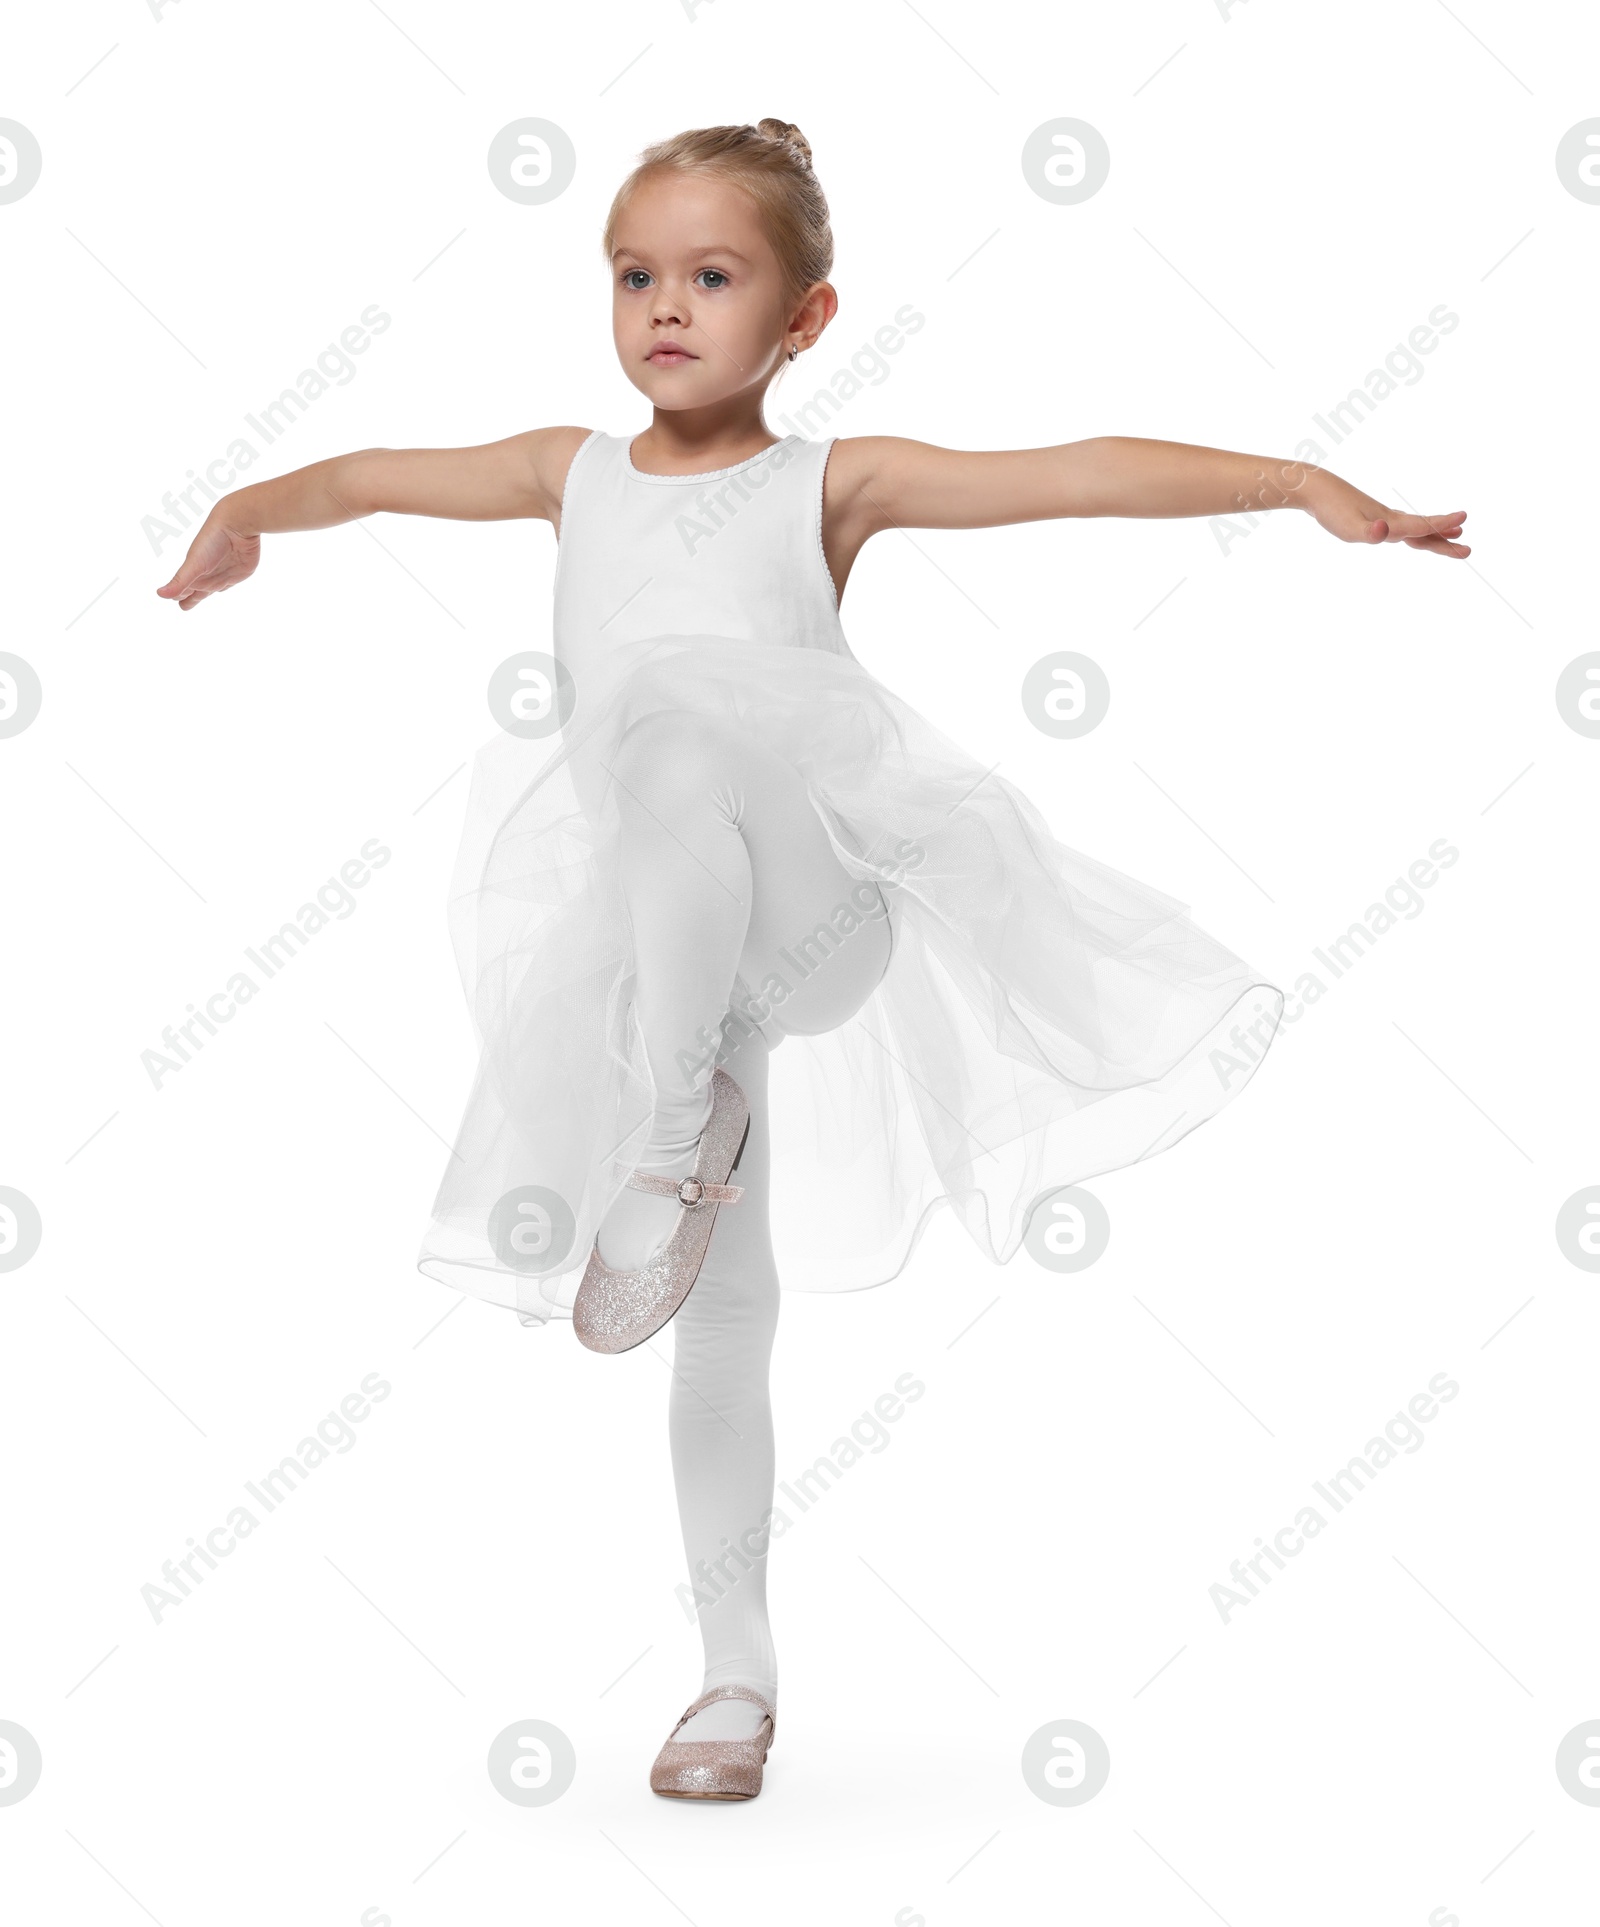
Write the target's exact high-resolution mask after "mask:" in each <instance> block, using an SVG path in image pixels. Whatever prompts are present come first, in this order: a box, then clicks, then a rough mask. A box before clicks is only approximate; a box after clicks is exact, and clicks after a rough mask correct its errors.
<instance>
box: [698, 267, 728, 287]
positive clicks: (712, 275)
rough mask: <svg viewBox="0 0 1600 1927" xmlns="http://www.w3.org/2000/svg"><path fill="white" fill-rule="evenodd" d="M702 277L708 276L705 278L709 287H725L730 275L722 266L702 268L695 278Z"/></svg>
mask: <svg viewBox="0 0 1600 1927" xmlns="http://www.w3.org/2000/svg"><path fill="white" fill-rule="evenodd" d="M702 277H707V278H706V280H705V285H706V287H707V288H725V287H726V286H727V285H728V277H727V275H726V274H725V273H724V272H723V271H722V269H721V268H702V269H701V270H700V273H699V274H697V275H696V276H695V279H696V280H697V281H699V280H700V279H701V278H702Z"/></svg>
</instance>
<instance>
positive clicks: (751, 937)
mask: <svg viewBox="0 0 1600 1927" xmlns="http://www.w3.org/2000/svg"><path fill="white" fill-rule="evenodd" d="M611 774H612V776H613V778H614V779H615V781H616V784H617V796H618V805H619V810H620V814H621V819H622V840H621V863H622V884H623V891H624V894H625V897H626V901H627V905H628V911H629V915H630V917H631V919H632V923H633V935H634V952H635V960H636V967H637V979H636V985H635V1002H634V1009H635V1016H636V1019H637V1022H638V1026H639V1033H640V1036H641V1038H642V1039H643V1042H644V1047H645V1054H646V1056H647V1057H648V1059H649V1062H650V1068H651V1072H652V1074H653V1076H654V1079H655V1086H656V1110H655V1114H654V1117H653V1120H652V1123H651V1130H650V1142H649V1145H648V1147H647V1149H646V1151H645V1152H644V1153H643V1155H642V1156H641V1158H640V1168H641V1169H644V1168H649V1169H651V1170H657V1171H664V1172H668V1173H670V1174H671V1175H673V1176H678V1177H684V1176H687V1175H688V1173H689V1171H690V1170H691V1168H692V1166H693V1162H694V1154H695V1149H696V1142H697V1139H698V1137H699V1134H700V1131H701V1129H702V1128H703V1126H704V1123H705V1120H706V1117H707V1116H708V1114H709V1110H710V1090H709V1086H710V1080H711V1071H712V1065H713V1062H720V1063H721V1064H722V1066H723V1068H724V1069H725V1070H726V1071H727V1073H728V1075H729V1076H731V1077H732V1078H733V1079H734V1080H735V1081H736V1082H737V1083H738V1084H739V1086H740V1088H741V1089H742V1090H743V1092H744V1094H745V1096H746V1098H747V1099H748V1100H749V1104H750V1134H749V1137H748V1139H747V1140H746V1143H745V1147H744V1152H743V1155H742V1157H741V1158H740V1161H739V1169H738V1172H737V1175H736V1177H735V1182H736V1183H739V1184H741V1185H743V1186H744V1196H743V1197H742V1198H741V1199H740V1200H739V1201H738V1203H737V1204H732V1205H726V1204H725V1205H723V1206H721V1207H720V1208H719V1210H718V1212H717V1220H716V1225H715V1228H714V1230H713V1232H712V1236H711V1244H710V1248H709V1250H708V1251H707V1253H706V1258H705V1262H704V1264H703V1265H702V1267H701V1270H700V1275H699V1278H698V1279H697V1280H696V1282H695V1286H694V1289H693V1290H692V1291H691V1292H690V1293H689V1296H688V1297H687V1299H685V1301H684V1303H683V1306H682V1308H681V1309H680V1310H679V1312H678V1314H677V1316H676V1318H675V1319H674V1320H673V1333H674V1339H673V1354H674V1355H673V1378H672V1390H671V1396H670V1403H669V1409H668V1430H669V1435H670V1438H671V1445H672V1469H673V1477H674V1481H675V1483H676V1486H677V1494H678V1516H679V1520H680V1522H681V1524H682V1528H683V1544H684V1552H685V1555H686V1557H687V1559H688V1564H689V1581H690V1585H691V1586H692V1587H693V1589H694V1590H695V1592H696V1593H697V1594H698V1595H699V1596H700V1599H701V1600H702V1602H705V1603H702V1604H700V1605H699V1606H698V1609H697V1610H698V1615H699V1621H700V1630H701V1636H702V1639H703V1641H704V1645H705V1664H706V1670H705V1681H704V1685H705V1687H706V1688H709V1687H712V1686H721V1685H725V1684H728V1683H730V1682H733V1681H739V1682H742V1683H744V1684H747V1685H750V1686H755V1687H757V1688H759V1689H760V1690H761V1691H762V1692H763V1693H765V1694H767V1695H768V1696H769V1697H771V1696H773V1695H775V1694H776V1692H777V1684H778V1662H777V1654H776V1651H775V1650H774V1647H773V1643H772V1633H771V1628H770V1627H769V1625H768V1621H767V1599H766V1544H767V1539H766V1521H767V1518H768V1515H769V1513H770V1510H771V1507H772V1499H773V1477H774V1449H773V1435H772V1404H771V1399H770V1396H769V1392H768V1365H769V1361H770V1359H771V1355H772V1341H773V1335H774V1333H775V1331H776V1329H777V1322H778V1274H777V1267H776V1264H775V1262H774V1259H773V1253H772V1237H771V1231H770V1227H769V1220H768V1198H769V1174H770V1165H771V1137H770V1133H769V1129H768V1116H767V1081H768V1064H769V1057H770V1052H771V1050H772V1049H773V1048H775V1047H776V1045H777V1044H779V1043H781V1042H782V1040H783V1037H784V1036H785V1035H787V1034H801V1035H814V1034H817V1033H819V1032H822V1031H827V1030H832V1029H833V1028H835V1026H837V1025H839V1024H842V1023H843V1022H844V1021H845V1020H846V1019H847V1018H849V1017H851V1016H853V1015H854V1014H855V1012H856V1011H857V1010H859V1009H860V1008H861V1005H862V1004H863V1003H864V1002H865V1000H866V999H867V997H868V996H870V995H871V993H872V991H873V990H874V989H875V988H876V987H877V985H878V982H879V981H880V979H881V978H882V976H883V972H884V970H885V968H886V967H887V964H888V959H889V950H890V946H891V943H892V940H893V939H892V932H891V930H890V927H889V915H888V905H887V902H886V900H885V899H884V897H883V896H882V895H881V894H880V892H879V891H878V889H877V888H876V886H875V885H872V884H865V883H862V882H861V881H859V880H858V879H855V878H853V877H851V875H850V874H849V872H848V871H847V870H846V869H845V868H844V867H843V865H842V864H841V863H840V861H839V859H838V857H837V855H836V854H835V852H834V848H833V845H832V843H831V842H830V841H829V838H828V834H827V832H826V830H825V829H824V828H823V825H822V821H821V819H820V818H819V816H818V815H817V813H816V810H815V809H814V808H813V807H812V804H811V801H810V798H809V795H808V792H807V789H806V784H805V781H804V779H803V778H802V777H801V776H800V775H799V773H798V772H797V771H796V770H794V769H793V768H792V767H791V766H790V765H789V764H788V763H786V762H784V761H783V760H782V759H781V758H780V757H778V756H776V755H774V754H773V753H772V752H771V751H769V750H766V749H764V748H763V747H762V746H761V745H760V744H759V743H758V742H756V741H754V740H752V739H751V738H749V737H748V736H744V735H741V734H739V733H738V732H737V731H736V730H735V729H733V728H732V727H731V726H730V725H728V724H724V723H721V722H717V721H714V720H711V719H707V718H704V717H700V716H697V715H694V714H690V713H683V712H680V713H673V714H666V713H661V712H658V713H657V714H655V715H652V716H649V717H646V718H645V719H643V720H642V721H641V722H639V723H636V724H635V725H634V726H633V727H632V729H630V730H629V732H628V733H627V735H626V736H624V738H623V739H622V743H621V745H620V746H619V749H618V753H617V756H616V760H615V762H614V764H613V766H612V771H611ZM842 908H843V909H848V910H850V911H851V912H852V913H853V916H854V918H855V920H856V923H857V926H858V927H857V928H855V929H854V930H851V931H850V932H849V934H847V935H844V936H843V937H842V938H841V937H840V936H839V934H838V932H839V929H840V925H841V921H842V922H843V923H844V924H845V926H846V927H848V924H849V919H848V918H846V919H842V920H841V919H839V918H838V916H837V913H838V911H839V910H840V909H842ZM823 926H826V927H827V929H828V931H829V933H830V936H829V940H828V941H827V942H823V941H822V940H820V938H819V937H818V934H817V933H818V932H819V930H820V929H821V928H822V927H823ZM808 963H809V965H810V968H809V970H808V971H807V974H805V975H804V976H803V977H802V976H801V974H800V972H801V970H802V969H804V968H806V966H807V964H808ZM774 976H776V977H778V978H780V979H781V980H782V983H783V985H784V986H785V987H786V989H787V990H788V992H789V994H788V995H787V996H786V997H784V998H783V999H782V1000H781V1001H779V1000H777V999H776V998H771V1000H770V1002H769V1003H762V1002H760V1001H757V1002H756V1003H755V1005H754V1016H755V1017H756V1018H758V1019H759V1020H760V1021H759V1022H753V1021H751V1019H750V1018H748V1017H746V1018H741V1017H740V1015H739V1013H740V1011H741V1010H743V1009H745V1008H746V999H745V995H744V993H746V992H750V993H755V995H756V997H757V998H758V999H759V998H760V996H761V993H762V989H763V986H766V985H768V984H769V982H770V979H771V978H772V977H774ZM730 1005H733V1006H734V1016H733V1019H732V1020H731V1021H730V1023H729V1025H728V1027H727V1029H726V1031H724V1028H723V1020H724V1018H725V1017H726V1016H727V1015H728V1013H729V1010H730ZM677 1210H678V1207H677V1204H676V1203H675V1201H673V1200H671V1199H665V1198H657V1197H654V1196H652V1195H651V1194H649V1193H647V1192H640V1191H632V1190H624V1191H623V1192H622V1193H621V1195H620V1196H619V1198H618V1200H617V1202H616V1204H614V1205H613V1206H612V1208H611V1210H610V1211H608V1213H607V1214H606V1217H605V1219H604V1220H603V1221H602V1224H601V1228H600V1248H601V1255H602V1256H603V1257H604V1258H605V1259H606V1261H607V1263H609V1264H612V1265H615V1266H617V1267H619V1268H621V1269H625V1270H627V1269H633V1268H635V1267H636V1266H637V1265H639V1264H641V1263H642V1262H643V1261H644V1260H645V1258H647V1257H648V1256H649V1255H650V1253H651V1251H653V1250H654V1249H655V1248H656V1247H657V1246H658V1245H659V1244H660V1242H661V1241H662V1239H664V1237H665V1236H666V1235H667V1233H668V1232H669V1231H670V1230H671V1227H672V1223H673V1222H674V1220H675V1219H676V1216H677ZM760 1720H761V1714H760V1711H759V1709H758V1708H757V1707H755V1706H754V1705H753V1704H752V1703H751V1702H750V1701H748V1700H722V1701H717V1702H714V1703H713V1704H712V1705H711V1706H709V1707H707V1708H706V1710H705V1711H704V1712H703V1713H699V1714H697V1715H696V1716H695V1718H694V1719H693V1720H691V1721H690V1722H689V1724H688V1725H687V1726H686V1727H685V1728H684V1729H683V1731H682V1732H681V1733H680V1734H679V1735H678V1737H679V1738H680V1739H688V1740H698V1739H720V1738H736V1737H740V1736H743V1735H745V1734H748V1733H753V1732H754V1731H755V1730H756V1728H757V1727H758V1725H759V1724H760Z"/></svg>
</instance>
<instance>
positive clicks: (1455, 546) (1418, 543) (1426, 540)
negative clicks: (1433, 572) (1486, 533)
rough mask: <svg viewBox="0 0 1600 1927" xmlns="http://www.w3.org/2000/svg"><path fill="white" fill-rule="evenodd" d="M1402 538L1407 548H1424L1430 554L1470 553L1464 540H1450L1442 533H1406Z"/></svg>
mask: <svg viewBox="0 0 1600 1927" xmlns="http://www.w3.org/2000/svg"><path fill="white" fill-rule="evenodd" d="M1404 540H1405V544H1406V547H1407V548H1408V549H1426V550H1427V551H1428V552H1429V554H1431V555H1449V556H1467V555H1471V553H1472V550H1471V549H1470V547H1468V545H1467V544H1466V543H1465V542H1452V541H1450V540H1449V539H1448V537H1446V536H1442V535H1408V536H1406V537H1405V538H1404Z"/></svg>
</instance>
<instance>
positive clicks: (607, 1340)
mask: <svg viewBox="0 0 1600 1927" xmlns="http://www.w3.org/2000/svg"><path fill="white" fill-rule="evenodd" d="M749 1134H750V1106H749V1103H748V1102H747V1101H746V1099H745V1094H744V1092H743V1091H742V1090H740V1088H739V1086H738V1085H737V1084H736V1083H735V1082H734V1081H733V1079H732V1078H731V1077H730V1076H729V1075H728V1073H727V1072H726V1071H725V1070H723V1069H721V1068H720V1067H719V1068H718V1069H716V1070H714V1071H713V1072H712V1073H711V1116H710V1117H709V1118H708V1119H707V1120H706V1127H705V1129H704V1130H703V1131H702V1132H701V1133H700V1147H699V1150H698V1151H697V1152H696V1153H695V1160H694V1171H693V1173H692V1174H691V1175H690V1176H689V1177H686V1178H667V1177H662V1176H660V1175H659V1174H658V1173H656V1172H653V1171H635V1172H634V1174H633V1175H632V1177H630V1178H629V1179H628V1183H629V1185H630V1186H632V1188H633V1189H634V1190H636V1191H650V1192H653V1193H654V1194H655V1195H656V1196H657V1197H662V1198H676V1199H677V1200H678V1203H679V1205H680V1207H681V1208H680V1210H679V1212H678V1221H677V1223H676V1224H675V1225H674V1226H673V1228H672V1235H671V1237H669V1238H668V1239H667V1242H666V1243H665V1244H664V1245H663V1246H662V1247H661V1249H660V1250H659V1251H657V1252H656V1253H655V1254H654V1256H653V1257H651V1258H650V1259H649V1260H647V1262H646V1263H644V1264H643V1265H641V1266H640V1267H639V1269H638V1270H637V1271H613V1270H612V1269H611V1267H610V1266H609V1265H608V1264H607V1263H606V1262H605V1260H604V1259H603V1258H602V1257H601V1256H600V1246H599V1243H598V1241H597V1242H596V1244H595V1246H594V1249H593V1250H592V1251H591V1252H590V1253H589V1262H588V1264H587V1266H586V1267H585V1268H584V1273H583V1282H582V1283H581V1284H580V1285H579V1286H578V1295H577V1297H576V1298H575V1299H574V1300H573V1304H572V1329H573V1330H574V1331H575V1332H576V1333H577V1335H578V1339H579V1342H580V1343H581V1344H584V1345H587V1346H588V1348H589V1350H590V1351H592V1352H627V1351H632V1349H633V1348H634V1346H635V1345H642V1344H643V1343H644V1341H645V1340H646V1339H647V1338H649V1337H650V1336H651V1335H652V1334H653V1333H655V1332H658V1331H660V1329H661V1327H662V1326H663V1325H664V1324H666V1322H667V1320H668V1319H669V1318H671V1317H672V1315H673V1314H674V1312H676V1311H677V1309H678V1307H679V1306H680V1305H681V1304H682V1303H683V1301H684V1299H685V1298H687V1297H688V1295H689V1291H690V1288H691V1287H692V1286H693V1284H694V1281H695V1279H696V1278H698V1277H699V1276H700V1266H701V1264H702V1262H703V1261H704V1259H705V1255H706V1246H707V1245H708V1244H710V1242H711V1229H712V1226H713V1225H714V1224H715V1223H716V1218H717V1206H718V1205H721V1204H737V1203H738V1201H739V1199H740V1198H741V1197H742V1196H743V1195H744V1186H743V1185H739V1184H730V1183H728V1176H729V1173H730V1172H732V1171H733V1170H735V1169H736V1168H737V1166H738V1163H739V1159H740V1158H741V1157H742V1156H743V1155H744V1146H745V1140H746V1138H747V1137H748V1136H749Z"/></svg>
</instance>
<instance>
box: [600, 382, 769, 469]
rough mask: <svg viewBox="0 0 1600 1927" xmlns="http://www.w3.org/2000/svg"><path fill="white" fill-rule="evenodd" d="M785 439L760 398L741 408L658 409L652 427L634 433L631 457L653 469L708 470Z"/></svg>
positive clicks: (728, 465) (641, 466)
mask: <svg viewBox="0 0 1600 1927" xmlns="http://www.w3.org/2000/svg"><path fill="white" fill-rule="evenodd" d="M782 440H783V437H782V436H781V435H774V434H773V432H772V430H771V429H770V428H769V427H768V426H767V424H766V421H765V419H764V418H763V416H762V413H761V403H760V400H759V399H757V400H756V401H754V402H753V403H752V402H747V403H745V404H744V405H743V406H741V407H737V408H735V407H731V406H726V405H724V406H721V407H718V408H675V409H663V408H657V409H656V410H655V411H654V414H653V416H652V418H651V422H650V426H649V427H648V428H647V429H645V430H644V431H643V433H642V434H639V435H636V436H635V437H634V440H633V462H634V466H635V467H636V468H639V469H642V470H644V471H645V472H646V473H649V474H656V475H698V474H705V473H708V472H709V471H711V470H712V469H718V468H732V467H733V466H734V465H735V463H738V462H743V461H748V460H749V458H750V457H751V456H752V455H759V454H760V453H761V451H762V449H764V448H771V447H772V445H773V443H774V442H780V441H782Z"/></svg>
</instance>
